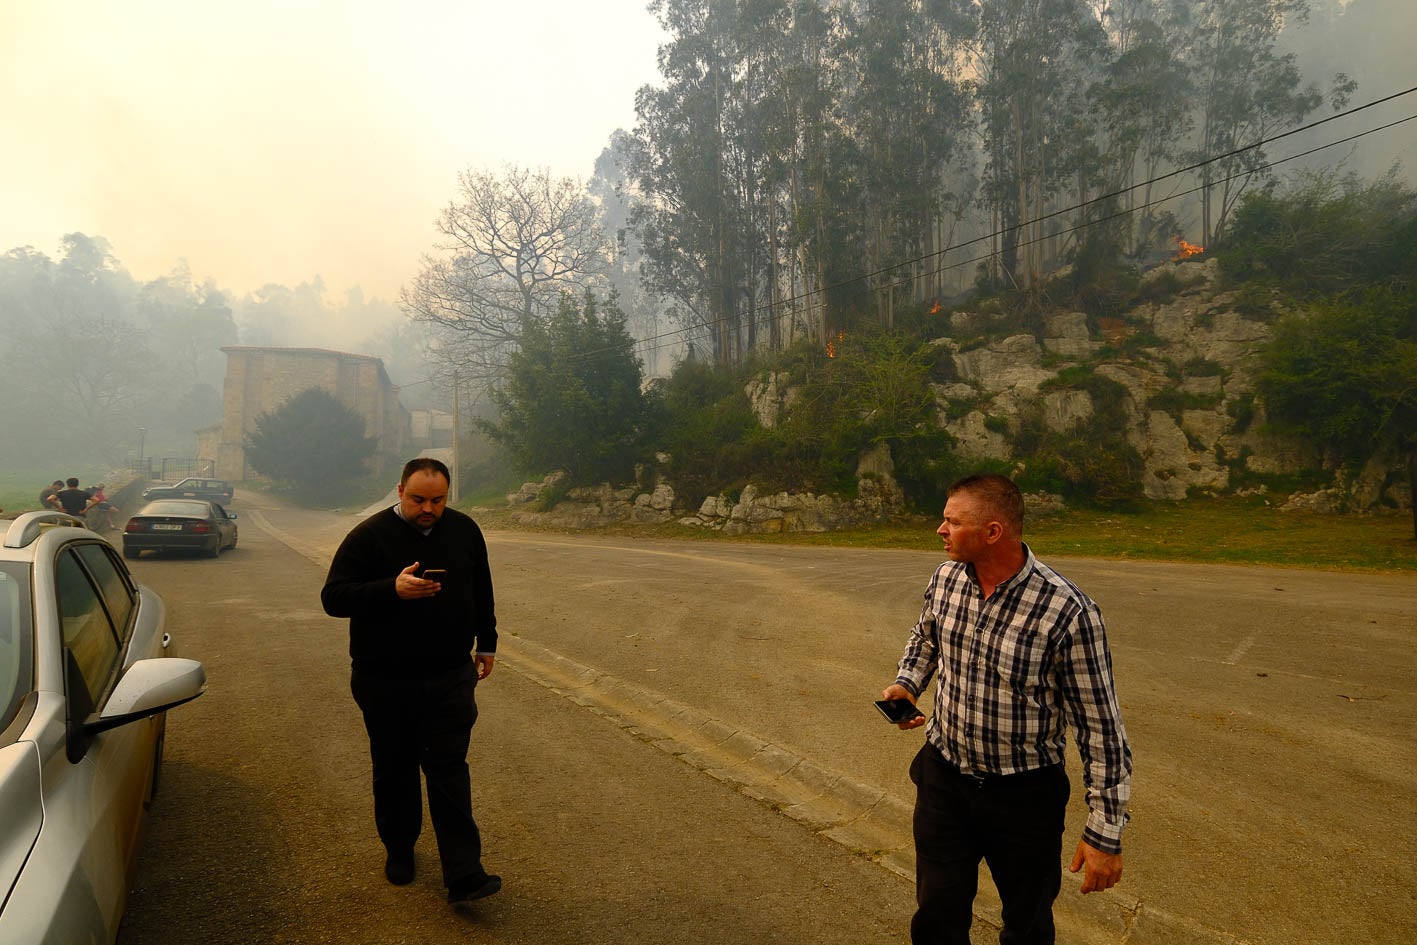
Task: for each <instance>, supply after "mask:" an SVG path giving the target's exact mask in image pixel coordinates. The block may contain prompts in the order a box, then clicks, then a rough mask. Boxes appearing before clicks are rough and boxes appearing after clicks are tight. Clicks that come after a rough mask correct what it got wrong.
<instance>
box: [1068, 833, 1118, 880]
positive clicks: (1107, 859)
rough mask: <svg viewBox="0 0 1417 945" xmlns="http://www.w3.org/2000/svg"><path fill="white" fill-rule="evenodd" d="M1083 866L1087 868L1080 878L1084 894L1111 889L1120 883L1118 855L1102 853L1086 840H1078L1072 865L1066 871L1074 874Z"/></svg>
mask: <svg viewBox="0 0 1417 945" xmlns="http://www.w3.org/2000/svg"><path fill="white" fill-rule="evenodd" d="M1084 864H1085V865H1086V866H1087V872H1086V873H1084V874H1083V878H1082V891H1083V892H1084V893H1090V892H1101V891H1102V890H1104V889H1111V888H1112V887H1113V886H1115V885H1117V884H1118V883H1120V882H1121V881H1122V854H1120V853H1103V852H1102V851H1101V850H1099V849H1097V847H1095V846H1093V845H1092V844H1090V843H1088V842H1087V841H1086V840H1079V841H1078V849H1077V852H1076V853H1074V854H1073V865H1072V866H1069V867H1068V870H1069V871H1070V872H1073V873H1076V872H1077V871H1078V870H1080V869H1082V868H1083V866H1084Z"/></svg>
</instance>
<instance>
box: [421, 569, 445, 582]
mask: <svg viewBox="0 0 1417 945" xmlns="http://www.w3.org/2000/svg"><path fill="white" fill-rule="evenodd" d="M447 576H448V569H447V568H424V569H423V580H425V581H438V582H439V583H442V580H443V578H445V577H447Z"/></svg>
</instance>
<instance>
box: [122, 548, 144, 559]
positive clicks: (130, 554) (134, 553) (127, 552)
mask: <svg viewBox="0 0 1417 945" xmlns="http://www.w3.org/2000/svg"><path fill="white" fill-rule="evenodd" d="M140 554H142V552H141V551H139V550H138V549H137V548H124V549H123V557H125V558H129V559H132V558H136V557H138V555H140Z"/></svg>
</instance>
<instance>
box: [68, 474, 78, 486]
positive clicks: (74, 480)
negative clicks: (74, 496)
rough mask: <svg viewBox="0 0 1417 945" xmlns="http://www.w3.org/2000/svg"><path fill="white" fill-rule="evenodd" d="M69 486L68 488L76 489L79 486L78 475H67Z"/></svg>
mask: <svg viewBox="0 0 1417 945" xmlns="http://www.w3.org/2000/svg"><path fill="white" fill-rule="evenodd" d="M69 488H70V489H77V488H79V477H78V476H70V477H69Z"/></svg>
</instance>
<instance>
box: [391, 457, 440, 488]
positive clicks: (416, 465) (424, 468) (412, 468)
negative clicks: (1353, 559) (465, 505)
mask: <svg viewBox="0 0 1417 945" xmlns="http://www.w3.org/2000/svg"><path fill="white" fill-rule="evenodd" d="M416 472H431V473H437V474H438V475H440V476H442V477H443V478H444V479H445V480H446V481H447V482H448V484H449V485H451V484H452V482H453V477H452V476H451V475H449V474H448V467H447V464H445V463H444V462H443V461H442V460H441V459H434V458H433V457H431V456H415V457H414V458H413V459H410V460H409V461H408V462H406V463H404V464H403V475H402V476H400V477H399V485H401V486H406V485H408V477H409V476H412V475H413V474H414V473H416Z"/></svg>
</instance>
